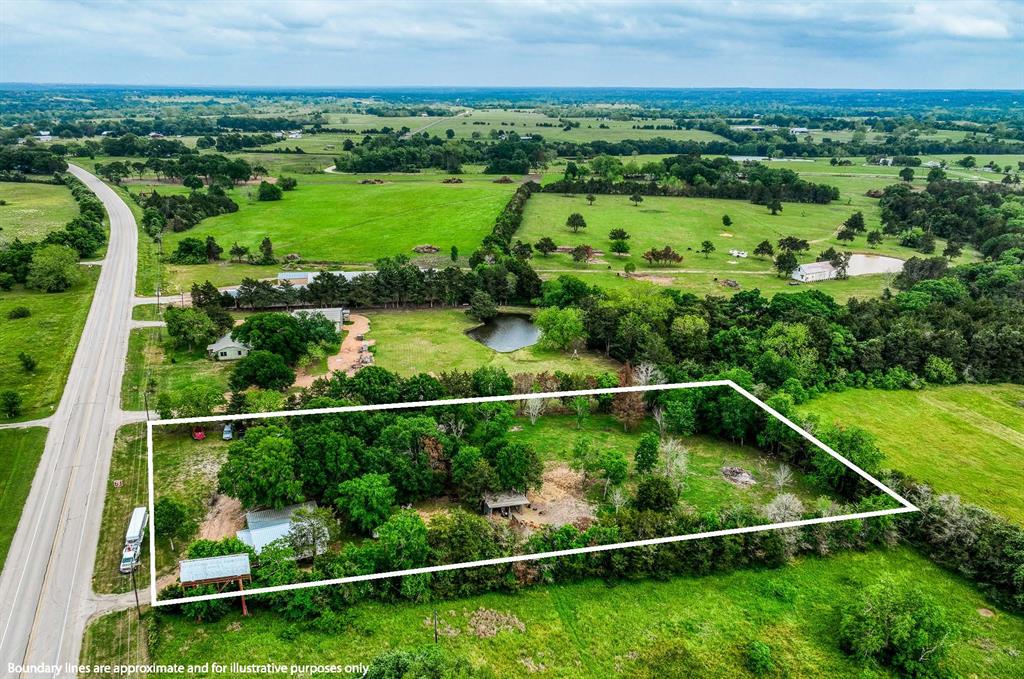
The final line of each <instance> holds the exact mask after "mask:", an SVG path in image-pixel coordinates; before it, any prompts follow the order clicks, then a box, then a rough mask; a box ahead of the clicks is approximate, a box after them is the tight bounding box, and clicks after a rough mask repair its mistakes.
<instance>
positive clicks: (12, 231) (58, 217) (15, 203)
mask: <svg viewBox="0 0 1024 679" xmlns="http://www.w3.org/2000/svg"><path fill="white" fill-rule="evenodd" d="M0 200H4V201H7V204H6V205H0V243H9V242H11V241H13V240H14V239H15V238H20V239H21V240H23V241H37V240H42V239H43V238H45V237H46V234H48V233H50V232H51V231H57V230H58V229H62V228H63V227H64V225H65V224H67V223H68V222H70V221H71V220H72V219H74V218H75V217H77V216H78V203H76V202H75V199H74V198H72V197H71V192H70V191H68V189H67V187H66V186H57V185H54V184H36V183H34V182H0Z"/></svg>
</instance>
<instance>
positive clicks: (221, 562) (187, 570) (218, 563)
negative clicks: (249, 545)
mask: <svg viewBox="0 0 1024 679" xmlns="http://www.w3.org/2000/svg"><path fill="white" fill-rule="evenodd" d="M178 582H180V583H181V586H182V587H185V588H187V587H201V586H203V585H213V586H214V587H216V588H217V591H218V592H222V591H224V588H225V587H226V586H227V585H231V584H234V583H236V582H237V583H238V589H239V591H244V590H245V586H244V584H245V583H246V582H252V568H251V567H250V565H249V555H248V554H246V553H242V554H228V555H226V556H210V557H207V558H205V559H185V560H184V561H179V562H178ZM248 614H249V610H248V609H247V608H246V605H245V595H242V615H248Z"/></svg>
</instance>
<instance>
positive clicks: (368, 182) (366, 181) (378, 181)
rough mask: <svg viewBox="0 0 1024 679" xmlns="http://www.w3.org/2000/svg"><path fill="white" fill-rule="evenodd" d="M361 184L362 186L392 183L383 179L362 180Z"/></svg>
mask: <svg viewBox="0 0 1024 679" xmlns="http://www.w3.org/2000/svg"><path fill="white" fill-rule="evenodd" d="M359 183H360V184H390V183H391V182H386V181H384V180H383V179H362V180H360V181H359Z"/></svg>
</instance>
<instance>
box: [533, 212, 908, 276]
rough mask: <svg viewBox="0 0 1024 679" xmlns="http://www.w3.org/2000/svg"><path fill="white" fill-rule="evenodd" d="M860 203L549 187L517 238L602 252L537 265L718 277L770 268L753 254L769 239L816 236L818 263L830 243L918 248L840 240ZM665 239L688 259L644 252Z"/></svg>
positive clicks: (894, 250) (893, 251) (898, 252)
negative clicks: (614, 239) (615, 237)
mask: <svg viewBox="0 0 1024 679" xmlns="http://www.w3.org/2000/svg"><path fill="white" fill-rule="evenodd" d="M857 209H862V210H863V209H864V207H863V206H861V207H858V206H853V205H844V204H843V202H842V201H837V202H834V203H831V204H829V205H808V204H802V203H784V204H783V210H782V212H781V213H779V214H778V215H774V216H773V215H772V214H771V213H770V212H769V211H768V209H767V208H765V207H764V206H763V205H754V204H753V203H750V202H748V201H742V200H724V199H713V198H669V197H661V196H647V197H645V198H644V200H643V202H642V203H640V205H639V206H634V205H633V203H631V202H630V200H629V197H628V196H608V195H602V196H598V197H597V200H596V201H595V202H594V204H593V205H589V204H588V203H587V201H586V199H585V198H584V197H583V196H581V195H571V196H565V195H561V194H553V193H544V194H538V195H534V196H533V197H531V198H530V201H529V202H528V203H527V205H526V212H525V215H524V219H523V226H522V227H521V228H520V229H519V231H517V232H516V237H517V238H519V239H520V240H523V241H528V242H530V243H536V242H537V241H538V240H540V239H541V238H542V237H544V236H549V237H551V238H552V239H553V240H554V241H555V243H556V244H558V245H560V246H576V245H580V244H587V245H590V246H592V247H594V248H595V249H597V250H600V251H602V252H604V255H603V256H602V257H600V261H598V262H595V263H592V264H589V265H581V264H577V263H575V262H573V261H572V258H571V257H570V256H569V255H568V254H556V255H552V256H550V257H535V258H534V259H533V260H532V262H533V266H534V267H535V268H536V269H537V270H538V271H543V270H553V269H604V268H606V267H607V266H611V267H612V268H614V269H616V270H620V271H621V270H622V267H623V266H624V265H625V264H626V263H627V262H633V263H634V264H636V266H637V271H638V272H639V273H651V272H656V273H661V272H668V273H671V272H672V271H673V270H683V271H710V272H715V273H716V274H717V275H719V276H720V277H730V276H731V274H732V273H734V272H736V273H742V272H748V273H749V272H769V271H771V269H772V262H771V260H770V259H762V258H759V257H755V256H754V254H753V252H754V248H755V247H757V244H758V243H760V242H761V241H763V240H768V241H770V242H771V243H772V244H773V245H774V244H775V243H776V242H777V241H778V240H779V239H780V238H783V237H784V236H796V237H798V238H804V239H806V240H808V241H810V242H811V249H810V251H809V252H804V253H802V254H801V255H800V257H799V259H800V260H801V261H803V262H808V261H813V260H814V259H816V258H817V255H818V253H819V252H821V251H822V250H825V249H827V248H828V247H829V246H835V247H837V248H843V249H848V250H858V251H863V252H877V253H879V254H889V255H894V256H898V257H901V258H904V259H905V258H909V257H910V256H912V255H913V254H915V253H914V252H913V251H911V250H908V249H906V248H902V247H899V246H897V245H895V244H894V243H893V242H891V241H890V242H887V243H885V244H883V245H882V246H880V247H879V248H877V249H875V250H871V249H869V248H867V247H866V246H858V245H857V244H854V245H852V246H851V245H850V244H844V243H842V242H841V241H837V240H835V238H834V236H835V233H836V231H837V230H838V229H839V227H840V226H841V224H842V222H843V221H844V220H845V219H846V218H847V217H849V216H850V215H851V214H853V213H854V212H855V211H856V210H857ZM574 212H578V213H580V214H582V215H583V218H584V219H585V220H586V223H587V228H585V229H582V230H581V231H579V232H578V233H573V232H572V231H570V230H569V228H568V227H566V225H565V222H566V219H567V218H568V217H569V215H570V214H572V213H574ZM723 215H728V216H729V218H730V219H731V220H732V225H731V226H729V227H725V226H723V225H722V216H723ZM865 217H866V218H868V219H869V222H870V218H871V217H872V215H869V214H868V212H866V211H865ZM615 228H622V229H625V230H626V231H627V232H628V233H629V234H630V239H629V245H630V248H631V251H630V253H629V255H628V256H625V257H621V256H618V255H614V254H612V253H611V252H610V251H609V247H610V246H611V241H610V240H609V238H608V234H609V232H610V231H611V230H612V229H615ZM705 240H709V241H711V243H712V244H713V245H714V246H715V252H713V253H711V254H710V255H709V256H707V257H705V256H704V255H703V254H701V253H700V252H698V251H699V250H700V248H701V244H702V243H703V241H705ZM861 240H863V237H862V239H861ZM666 245H671V246H672V247H673V248H674V249H675V250H676V251H677V252H678V253H679V254H681V255H682V256H683V261H681V262H679V263H678V264H673V265H671V266H651V265H649V264H648V263H647V261H646V260H644V259H643V258H642V257H641V255H642V254H643V253H644V252H645V251H647V250H648V249H650V248H652V247H657V248H662V247H664V246H666ZM730 249H739V250H746V251H747V253H748V254H749V256H748V257H747V258H745V259H741V258H736V257H732V256H730V255H729V250H730Z"/></svg>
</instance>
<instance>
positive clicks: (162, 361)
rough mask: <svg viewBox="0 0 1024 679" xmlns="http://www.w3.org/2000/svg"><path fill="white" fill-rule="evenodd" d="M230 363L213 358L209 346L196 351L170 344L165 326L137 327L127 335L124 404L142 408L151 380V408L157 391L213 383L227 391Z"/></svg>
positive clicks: (169, 390) (133, 408)
mask: <svg viewBox="0 0 1024 679" xmlns="http://www.w3.org/2000/svg"><path fill="white" fill-rule="evenodd" d="M229 371H230V365H229V364H227V363H224V362H220V361H211V360H209V359H208V358H207V357H206V347H205V346H204V347H196V348H195V349H194V350H193V351H188V350H186V349H176V348H174V347H173V346H171V343H170V342H169V340H168V337H167V332H166V330H165V329H163V328H136V329H134V330H132V331H131V335H130V336H129V338H128V360H127V363H126V365H125V372H124V379H123V380H122V382H121V407H122V408H124V409H125V410H142V409H143V408H144V407H145V399H144V398H143V392H144V391H145V390H146V388H147V385H148V384H149V382H150V380H153V382H154V385H155V389H154V391H153V392H152V393H151V394H150V396H149V407H150V408H151V409H152V408H153V404H154V402H155V400H156V395H157V394H160V393H162V392H171V393H175V392H180V391H181V390H182V389H183V388H185V387H187V386H190V385H193V384H203V385H211V386H215V387H217V388H218V389H220V390H221V391H222V392H227V391H228V372H229Z"/></svg>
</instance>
